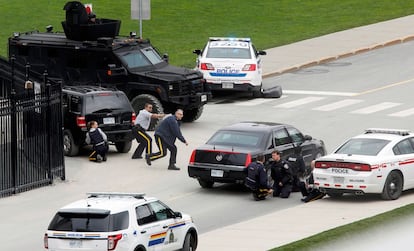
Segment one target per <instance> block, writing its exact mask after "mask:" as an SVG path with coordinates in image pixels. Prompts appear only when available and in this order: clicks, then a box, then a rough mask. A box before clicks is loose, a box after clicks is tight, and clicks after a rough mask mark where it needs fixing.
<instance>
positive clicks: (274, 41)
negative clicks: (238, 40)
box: [0, 0, 414, 67]
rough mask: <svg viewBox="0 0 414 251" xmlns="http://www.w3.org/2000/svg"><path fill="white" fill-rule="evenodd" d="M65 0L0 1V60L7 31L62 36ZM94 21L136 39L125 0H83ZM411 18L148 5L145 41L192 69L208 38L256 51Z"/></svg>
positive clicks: (372, 6) (183, 2)
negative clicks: (112, 23)
mask: <svg viewBox="0 0 414 251" xmlns="http://www.w3.org/2000/svg"><path fill="white" fill-rule="evenodd" d="M66 2H67V1H66V0H36V1H34V0H32V1H30V0H29V1H28V0H12V1H10V0H0V24H1V29H0V55H3V56H7V38H8V37H10V36H12V34H13V32H25V31H30V30H40V31H43V30H45V27H46V26H47V25H49V24H51V25H53V27H55V28H54V30H55V31H62V30H63V29H62V26H61V24H60V22H61V21H63V20H64V18H65V11H64V10H63V6H64V4H65V3H66ZM83 3H92V4H93V10H94V12H95V13H96V14H97V17H98V18H99V17H105V18H112V19H120V20H122V27H121V34H122V35H127V34H129V32H130V31H136V32H137V33H138V34H139V22H138V20H131V19H130V15H131V14H130V0H117V1H113V0H87V1H83ZM410 14H414V1H407V0H393V1H390V0H342V1H334V0H261V1H247V0H208V1H206V0H192V1H189V0H179V1H177V0H151V20H144V21H143V27H142V30H143V37H144V38H149V39H151V41H152V42H153V44H154V45H155V46H156V47H157V48H158V49H159V50H160V51H161V52H162V53H168V54H169V55H170V62H171V63H172V64H175V65H180V66H186V67H193V66H194V61H195V54H192V51H193V50H194V49H202V47H203V46H204V44H205V42H206V40H207V39H208V37H210V36H237V37H251V38H252V40H253V42H254V43H255V45H256V47H257V48H258V49H267V48H271V47H276V46H280V45H284V44H288V43H292V42H296V41H300V40H304V39H308V38H312V37H317V36H320V35H324V34H328V33H332V32H335V31H340V30H345V29H349V28H352V27H357V26H362V25H366V24H371V23H376V22H379V21H383V20H389V19H393V18H397V17H402V16H406V15H410Z"/></svg>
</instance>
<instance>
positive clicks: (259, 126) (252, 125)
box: [220, 121, 290, 131]
mask: <svg viewBox="0 0 414 251" xmlns="http://www.w3.org/2000/svg"><path fill="white" fill-rule="evenodd" d="M285 126H290V125H287V124H282V123H275V122H258V121H243V122H238V123H235V124H232V125H228V126H225V127H223V128H221V129H220V130H232V131H269V130H272V129H275V128H282V127H285Z"/></svg>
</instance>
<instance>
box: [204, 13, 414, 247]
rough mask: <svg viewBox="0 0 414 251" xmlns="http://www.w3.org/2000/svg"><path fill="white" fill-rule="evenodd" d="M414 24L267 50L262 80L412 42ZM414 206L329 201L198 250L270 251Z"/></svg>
mask: <svg viewBox="0 0 414 251" xmlns="http://www.w3.org/2000/svg"><path fill="white" fill-rule="evenodd" d="M413 24H414V15H411V16H406V17H402V18H398V19H393V20H390V21H386V22H381V23H377V24H372V25H367V26H363V27H358V28H354V29H350V30H346V31H341V32H336V33H333V34H329V35H325V36H322V37H318V38H313V39H308V40H304V41H301V42H297V43H294V44H289V45H285V46H280V47H277V48H272V49H268V50H266V52H267V55H266V56H263V57H262V60H263V75H264V77H269V76H275V75H279V74H282V73H286V72H290V71H294V70H297V69H300V68H304V67H309V66H313V65H317V64H321V63H325V62H329V61H333V60H336V59H338V58H342V57H347V56H352V55H355V54H357V53H362V52H366V51H369V50H373V49H376V48H381V47H384V46H388V45H393V44H397V43H402V42H405V41H409V40H412V39H414V29H413ZM269 199H277V198H269ZM290 199H294V198H290ZM413 202H414V193H412V192H411V193H407V194H404V195H403V196H402V197H401V198H399V199H398V200H396V201H381V200H379V199H376V200H370V199H368V200H356V201H352V200H345V199H344V200H332V199H330V198H329V197H326V198H324V199H322V200H318V201H315V202H311V203H306V204H302V205H300V206H297V207H294V208H290V209H286V210H280V211H276V212H274V213H271V214H268V215H265V216H261V217H258V218H255V219H252V220H248V221H245V222H241V223H238V224H234V225H231V226H227V227H224V228H221V229H218V230H214V231H211V232H207V233H204V234H201V235H200V236H199V247H198V249H197V250H198V251H211V250H214V251H221V250H223V251H224V250H226V251H229V250H237V251H244V250H245V251H256V250H257V251H263V250H269V249H272V248H275V247H278V246H282V245H285V244H288V243H291V242H294V241H297V240H301V239H303V238H306V237H309V236H312V235H315V234H317V233H320V232H323V231H326V230H329V229H332V228H335V227H338V226H341V225H345V224H348V223H351V222H354V221H357V220H361V219H364V218H367V217H370V216H373V215H377V214H380V213H383V212H386V211H389V210H392V209H395V208H398V207H402V206H404V205H408V204H410V203H413ZM252 203H257V202H254V201H252ZM257 206H260V202H259V203H258V205H257ZM281 229H289V231H282V230H281Z"/></svg>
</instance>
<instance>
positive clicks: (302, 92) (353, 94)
mask: <svg viewBox="0 0 414 251" xmlns="http://www.w3.org/2000/svg"><path fill="white" fill-rule="evenodd" d="M283 94H305V95H321V96H343V97H351V96H356V95H358V93H356V92H330V91H307V90H283Z"/></svg>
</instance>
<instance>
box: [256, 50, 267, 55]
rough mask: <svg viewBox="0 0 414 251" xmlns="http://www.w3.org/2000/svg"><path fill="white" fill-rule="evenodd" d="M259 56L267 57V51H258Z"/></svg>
mask: <svg viewBox="0 0 414 251" xmlns="http://www.w3.org/2000/svg"><path fill="white" fill-rule="evenodd" d="M257 55H267V53H266V52H265V51H258V52H257Z"/></svg>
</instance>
